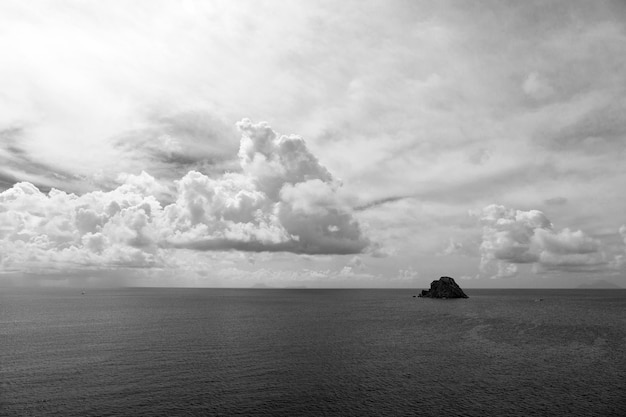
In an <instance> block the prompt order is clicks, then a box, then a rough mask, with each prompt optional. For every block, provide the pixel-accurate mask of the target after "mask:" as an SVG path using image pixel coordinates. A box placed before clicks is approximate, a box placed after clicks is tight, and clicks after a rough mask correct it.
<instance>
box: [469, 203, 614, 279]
mask: <svg viewBox="0 0 626 417" xmlns="http://www.w3.org/2000/svg"><path fill="white" fill-rule="evenodd" d="M480 221H481V223H482V224H483V234H482V244H481V245H480V252H481V270H483V271H487V270H488V269H489V268H490V267H491V266H492V265H493V264H495V266H496V267H497V271H496V272H495V277H499V278H505V277H512V276H515V275H517V273H518V267H517V264H535V265H536V266H537V268H538V271H543V270H564V271H588V270H590V269H599V268H606V267H607V262H606V259H605V258H606V257H605V255H604V252H603V251H602V250H601V247H600V242H599V241H597V240H596V239H593V238H591V237H589V236H587V235H586V234H585V233H584V232H582V231H580V230H578V231H571V230H570V229H567V228H565V229H563V230H561V231H555V230H554V228H553V225H552V223H551V222H550V220H549V219H548V218H547V217H546V216H545V214H544V213H542V212H541V211H539V210H529V211H522V210H514V209H508V208H506V207H504V206H500V205H495V204H492V205H489V206H487V207H485V208H484V209H483V210H482V213H481V217H480Z"/></svg>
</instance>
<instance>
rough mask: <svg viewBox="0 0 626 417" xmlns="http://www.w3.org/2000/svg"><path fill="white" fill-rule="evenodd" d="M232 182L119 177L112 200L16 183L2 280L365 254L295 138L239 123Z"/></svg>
mask: <svg viewBox="0 0 626 417" xmlns="http://www.w3.org/2000/svg"><path fill="white" fill-rule="evenodd" d="M239 128H240V130H241V133H242V140H241V147H240V151H239V157H240V163H241V172H231V173H226V174H224V175H222V176H219V177H217V178H210V177H208V176H207V175H204V174H202V173H200V172H197V171H190V172H188V173H187V174H186V175H185V176H184V177H183V178H181V179H180V180H179V181H177V183H176V186H177V189H176V194H175V196H174V202H172V203H171V204H168V205H165V206H163V205H162V203H161V202H160V201H159V199H158V197H159V196H161V195H163V194H166V193H168V189H167V187H165V186H163V185H162V184H160V183H159V181H157V180H156V179H155V178H154V177H152V176H150V175H149V174H148V173H146V172H142V173H141V174H140V175H129V174H121V175H120V176H119V178H118V182H120V183H121V185H119V186H118V187H117V188H115V189H114V190H112V191H108V192H103V191H96V192H90V193H86V194H83V195H80V196H78V195H75V194H68V193H65V192H63V191H59V190H56V189H52V190H51V191H50V192H49V193H47V194H45V193H43V192H41V191H40V190H39V189H38V188H37V187H35V186H34V185H33V184H30V183H27V182H22V183H18V184H15V185H14V186H13V187H11V188H10V189H8V190H6V191H4V192H2V193H0V246H1V249H2V254H3V255H2V258H0V262H1V265H2V269H3V270H12V269H19V268H24V267H25V266H30V267H33V268H37V266H38V265H39V266H44V265H50V264H56V265H63V266H64V267H67V265H77V266H82V267H85V266H90V267H93V268H98V267H102V266H125V267H149V266H155V265H163V264H165V263H166V261H165V259H166V258H167V257H166V254H167V251H170V250H174V249H175V248H187V249H196V250H228V249H238V250H244V251H287V252H293V253H303V254H322V253H328V254H330V253H340V254H350V253H360V252H362V251H363V250H365V249H366V247H367V246H368V245H369V241H368V239H367V238H366V237H365V236H364V235H363V233H362V232H361V229H360V226H359V224H358V223H357V221H356V220H355V219H354V218H353V216H352V214H351V212H350V210H349V208H348V207H347V206H346V205H345V204H344V203H343V202H342V201H341V199H340V198H339V197H338V193H337V190H338V188H339V187H340V184H339V183H338V182H337V181H335V180H334V179H333V177H332V175H331V174H330V173H329V172H328V170H326V169H325V168H324V167H323V166H321V165H320V163H319V161H318V160H317V158H315V156H314V155H312V154H311V153H310V152H309V150H308V149H307V147H306V144H305V142H304V140H303V139H302V138H300V137H298V136H280V135H278V134H276V132H274V131H273V130H272V129H271V128H270V127H269V125H267V124H266V123H258V124H253V123H252V122H251V121H249V120H243V121H242V122H240V123H239Z"/></svg>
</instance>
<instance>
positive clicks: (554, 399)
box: [0, 289, 626, 416]
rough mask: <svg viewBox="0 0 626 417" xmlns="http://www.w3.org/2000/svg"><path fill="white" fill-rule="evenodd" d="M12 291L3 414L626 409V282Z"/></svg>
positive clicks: (5, 314) (5, 334)
mask: <svg viewBox="0 0 626 417" xmlns="http://www.w3.org/2000/svg"><path fill="white" fill-rule="evenodd" d="M0 291H2V293H1V294H0V348H1V350H0V367H1V368H0V370H1V373H0V375H1V379H0V414H1V415H8V416H13V415H15V416H30V415H33V416H39V415H42V416H43V415H45V416H107V415H110V416H113V415H115V416H118V415H134V416H139V415H142V416H143V415H147V416H166V415H167V416H171V415H224V416H229V415H275V416H281V415H283V416H298V415H312V416H322V415H337V416H349V415H353V416H366V415H382V416H402V415H467V416H531V415H537V416H549V415H555V416H565V415H579V416H609V415H615V416H617V415H622V416H623V415H626V290H620V291H610V290H548V291H546V290H541V291H534V290H508V291H503V290H474V291H471V290H469V291H467V293H468V294H469V295H470V297H471V298H470V299H468V300H429V299H420V298H413V297H412V295H413V294H415V293H417V291H410V290H216V289H202V290H198V289H185V290H181V289H123V290H92V291H89V292H88V293H87V294H85V295H81V294H80V291H76V290H6V289H4V290H0ZM539 297H541V298H543V301H534V300H535V299H536V298H539Z"/></svg>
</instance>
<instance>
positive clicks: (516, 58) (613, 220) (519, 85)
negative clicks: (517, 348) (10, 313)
mask: <svg viewBox="0 0 626 417" xmlns="http://www.w3.org/2000/svg"><path fill="white" fill-rule="evenodd" d="M0 51H1V52H2V53H0V286H6V285H9V286H11V285H19V286H21V285H45V286H68V285H71V286H81V287H89V286H120V285H122V286H124V285H128V286H175V287H248V286H269V287H280V288H282V287H307V288H335V287H355V288H363V287H365V288H385V287H389V288H396V287H398V288H422V287H423V288H426V287H428V285H429V283H430V282H431V281H432V280H434V279H437V278H439V277H440V276H452V277H454V278H455V279H456V280H457V282H458V283H459V284H460V285H461V287H469V288H561V287H563V288H573V287H576V286H578V285H581V284H585V283H591V282H595V281H597V280H605V281H608V282H612V283H615V284H618V285H620V286H623V287H626V199H625V198H624V190H625V189H626V187H625V186H626V164H625V163H624V159H625V157H626V3H624V2H623V1H615V2H610V1H537V2H535V1H523V2H520V1H493V2H491V1H476V2H474V1H437V2H433V1H413V0H412V1H395V0H392V1H387V0H386V1H368V0H361V1H341V2H337V1H308V0H299V1H297V2H296V1H293V2H288V1H277V0H276V1H258V0H255V1H243V0H238V1H232V0H230V1H176V2H173V1H158V0H156V1H155V0H150V1H147V0H145V1H141V0H138V1H133V2H126V1H107V2H101V1H54V2H52V1H28V2H25V1H19V0H15V1H12V0H5V1H2V2H1V3H0Z"/></svg>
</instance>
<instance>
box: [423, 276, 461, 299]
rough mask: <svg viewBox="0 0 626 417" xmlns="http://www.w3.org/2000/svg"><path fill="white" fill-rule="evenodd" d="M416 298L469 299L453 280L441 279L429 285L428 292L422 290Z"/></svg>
mask: <svg viewBox="0 0 626 417" xmlns="http://www.w3.org/2000/svg"><path fill="white" fill-rule="evenodd" d="M418 297H425V298H469V297H468V296H467V295H466V294H465V293H464V292H463V290H462V289H461V287H459V285H458V284H457V283H456V282H454V278H450V277H441V278H439V279H438V280H436V281H433V282H431V283H430V290H422V293H421V294H420V295H419V296H418Z"/></svg>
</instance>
